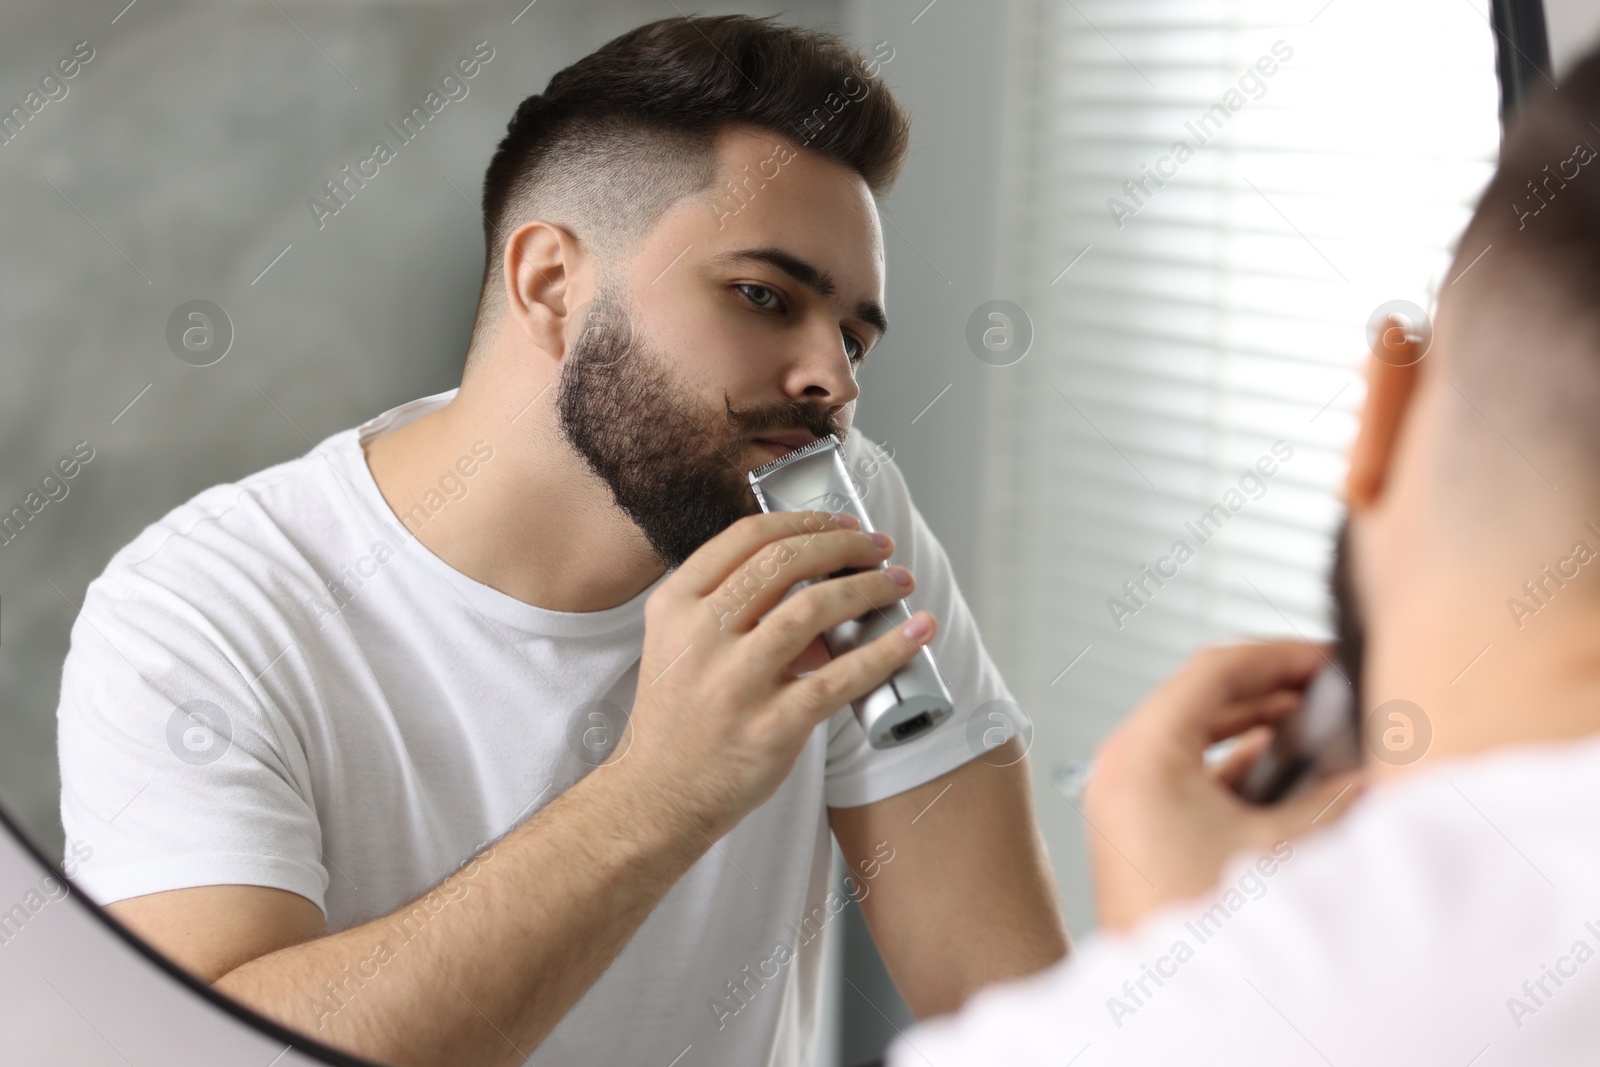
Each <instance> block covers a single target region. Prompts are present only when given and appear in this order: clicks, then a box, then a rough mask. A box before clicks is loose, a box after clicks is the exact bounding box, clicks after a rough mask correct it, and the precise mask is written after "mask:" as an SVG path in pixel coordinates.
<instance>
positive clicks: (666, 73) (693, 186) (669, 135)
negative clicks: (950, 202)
mask: <svg viewBox="0 0 1600 1067" xmlns="http://www.w3.org/2000/svg"><path fill="white" fill-rule="evenodd" d="M875 70H876V67H875V64H872V63H870V62H869V61H868V60H867V59H866V58H865V57H863V56H862V55H861V54H860V53H859V52H857V51H855V50H853V49H851V48H850V47H849V46H847V45H845V44H844V43H843V42H842V41H840V40H839V39H838V38H837V37H835V36H834V35H832V34H829V33H825V32H822V31H817V30H807V29H800V28H797V27H793V26H784V25H779V24H777V23H776V22H775V21H773V20H772V19H770V18H765V19H757V18H751V17H748V16H744V15H724V16H717V17H712V18H695V19H688V18H670V19H662V20H661V21H659V22H652V23H649V24H647V25H644V26H640V27H638V28H637V29H634V30H631V31H629V32H628V33H625V34H623V35H622V36H620V37H618V38H616V39H615V40H613V41H611V42H609V43H607V44H605V45H603V46H602V47H601V48H599V49H598V50H596V51H595V52H593V53H591V54H590V55H588V56H585V57H584V58H583V59H580V60H579V61H577V62H576V63H574V64H572V65H571V66H569V67H567V68H566V69H564V70H562V71H560V72H558V73H557V74H556V75H555V76H554V77H552V78H551V79H550V84H549V85H548V86H547V87H546V89H545V91H544V92H543V93H539V94H536V95H534V96H530V97H528V98H527V99H526V100H524V101H523V102H522V104H521V106H519V107H518V108H517V112H516V114H515V115H514V116H513V117H512V119H511V123H510V125H509V126H508V128H507V130H506V136H505V138H504V140H502V141H501V142H500V146H499V148H498V149H497V150H496V152H495V154H494V157H493V159H492V160H491V161H490V163H489V168H488V171H487V172H486V174H485V175H484V180H483V215H484V236H485V240H486V244H487V257H486V263H485V267H484V286H483V293H482V295H481V296H480V298H479V304H478V324H477V326H476V327H475V328H474V331H473V346H474V348H476V347H477V345H478V344H479V343H480V341H481V340H482V338H483V336H484V335H485V333H486V331H487V330H489V329H490V328H492V327H493V325H494V324H495V323H496V321H497V320H498V318H499V313H500V311H501V310H502V309H503V307H504V294H503V289H504V279H503V276H502V269H501V258H502V254H503V252H504V248H505V243H506V240H507V238H508V237H509V236H510V235H511V234H512V233H513V232H515V230H516V229H517V228H518V227H519V226H521V225H523V224H524V223H525V222H527V221H529V220H530V219H543V220H545V221H548V222H552V223H555V224H557V225H559V226H561V227H562V228H563V229H566V230H567V231H569V232H570V233H572V234H573V236H574V237H576V238H577V239H578V241H579V243H580V245H582V246H584V247H585V248H587V249H588V250H589V251H590V252H592V253H593V254H595V255H596V256H598V257H599V258H600V259H601V260H602V261H611V260H614V259H615V258H617V257H620V256H626V255H627V254H628V252H629V250H630V249H631V248H632V247H633V245H634V243H635V242H636V241H637V240H638V238H639V237H641V236H642V235H643V234H644V233H646V232H647V231H648V230H649V229H650V227H651V226H652V225H653V224H654V223H655V222H656V221H657V220H658V219H659V218H660V217H661V216H662V215H663V214H664V213H665V212H666V211H667V209H668V208H670V207H671V206H673V205H674V204H675V203H677V202H678V201H679V200H681V199H682V198H684V197H686V196H690V195H693V194H696V193H699V192H703V191H705V190H707V189H709V188H710V187H711V185H712V184H713V183H714V182H715V180H716V152H715V138H716V134H717V132H718V131H719V130H721V129H722V128H723V127H725V126H731V125H742V126H748V127H752V128H755V129H759V130H763V131H768V132H771V133H773V134H776V135H778V136H779V137H780V138H781V139H782V140H784V141H785V142H787V143H789V144H791V145H793V146H794V147H797V148H803V149H805V150H809V151H811V152H814V153H817V154H818V155H820V156H822V157H824V158H826V159H829V160H832V161H834V162H837V163H840V164H842V165H844V166H847V167H850V168H851V169H853V170H855V171H856V172H857V173H858V174H860V175H861V177H862V178H863V179H864V180H865V181H866V183H867V185H868V187H869V188H871V190H872V191H873V192H874V193H880V194H881V193H883V192H885V191H887V189H888V188H889V186H890V185H892V184H893V181H894V179H895V176H896V175H897V173H898V172H899V169H900V165H901V163H902V162H903V161H904V158H905V154H906V148H907V145H908V143H909V140H910V122H909V119H908V118H907V116H906V115H905V113H904V112H903V111H902V110H901V109H900V107H899V105H897V104H896V103H895V101H894V99H893V98H892V97H891V95H890V94H889V92H888V90H887V89H886V88H884V87H883V85H882V84H881V83H880V82H879V81H878V80H877V79H876V77H875ZM841 101H848V106H842V105H841V103H840V102H841Z"/></svg>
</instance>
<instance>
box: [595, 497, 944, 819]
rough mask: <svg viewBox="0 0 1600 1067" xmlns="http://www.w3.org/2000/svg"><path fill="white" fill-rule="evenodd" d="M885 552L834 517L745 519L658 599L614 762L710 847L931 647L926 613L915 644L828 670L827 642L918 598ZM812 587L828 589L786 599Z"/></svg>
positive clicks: (879, 647)
mask: <svg viewBox="0 0 1600 1067" xmlns="http://www.w3.org/2000/svg"><path fill="white" fill-rule="evenodd" d="M846 518H847V519H848V520H849V521H850V522H852V523H853V522H855V520H854V518H853V517H850V516H847V517H846ZM883 541H884V543H883V544H881V545H880V544H877V543H875V542H874V541H873V540H872V538H871V537H870V536H869V535H868V534H866V533H864V532H862V531H861V530H859V529H850V528H847V527H845V526H841V525H840V524H839V523H838V522H836V521H835V520H834V519H833V517H832V516H831V515H830V514H829V513H828V512H825V511H791V512H773V513H769V514H761V515H749V516H746V517H745V518H742V519H740V520H739V521H738V522H735V523H734V524H733V525H731V526H729V527H728V528H727V529H726V530H723V531H722V532H721V533H719V534H717V536H715V537H713V538H712V539H711V540H709V541H707V542H706V543H705V544H704V545H702V546H700V548H699V549H698V550H696V551H695V553H694V554H693V555H691V556H690V557H689V558H688V559H687V560H685V561H684V563H683V565H682V566H681V567H679V568H678V570H677V571H676V572H675V573H674V574H672V575H671V576H670V577H668V578H667V580H666V581H664V582H662V583H661V585H660V586H659V587H658V588H657V589H656V590H655V591H654V592H653V593H651V594H650V596H649V598H648V599H647V600H646V601H645V634H644V652H643V656H642V658H641V661H640V666H639V686H638V690H637V692H636V694H635V696H634V702H633V711H632V713H631V714H630V715H629V719H628V726H627V729H626V730H625V731H624V733H623V736H622V738H621V739H620V741H619V743H618V745H617V750H616V752H615V753H613V755H612V758H611V759H610V760H608V761H607V764H608V765H615V767H616V769H617V770H618V771H619V772H621V773H622V774H623V776H624V777H625V778H626V779H628V780H629V781H633V782H638V783H639V788H640V789H641V791H642V793H643V794H644V795H645V797H646V799H652V798H654V797H655V795H656V791H659V792H660V794H661V796H663V797H665V798H667V799H668V800H670V801H671V802H672V804H673V806H674V807H675V808H677V809H678V811H679V812H680V813H682V814H683V815H684V816H687V817H688V818H689V819H691V820H692V821H693V822H694V823H695V825H696V827H697V828H698V829H699V830H700V831H701V832H702V833H704V834H705V835H706V836H707V837H708V838H711V839H713V840H714V839H715V838H717V837H719V836H720V835H721V834H723V833H725V832H726V831H728V830H729V829H731V828H732V827H733V826H734V825H735V824H736V823H738V821H739V820H740V819H742V818H743V817H744V816H745V815H746V814H747V813H748V812H749V811H751V810H752V809H753V808H755V807H757V806H758V805H760V804H761V803H762V802H763V801H765V800H766V799H767V798H768V797H770V796H771V795H772V794H773V792H774V791H775V790H776V789H777V788H778V785H779V784H780V783H781V782H782V781H783V779H784V778H786V777H787V776H788V774H789V771H790V770H791V769H793V767H794V763H795V760H796V759H797V758H798V757H799V755H800V750H801V749H802V748H804V747H805V743H806V740H807V739H808V738H809V737H810V736H811V732H812V730H813V729H814V728H815V727H816V726H817V725H818V724H819V723H821V722H824V721H826V720H827V719H828V718H829V717H830V716H832V715H833V714H834V713H835V712H837V711H838V710H839V709H840V708H841V707H843V706H844V705H845V704H847V703H849V702H850V701H852V700H854V699H855V698H857V697H859V696H861V695H862V694H864V693H867V692H870V691H871V690H872V689H873V688H874V687H875V686H877V685H879V684H881V683H882V682H883V681H885V680H886V679H887V678H888V677H889V676H890V675H891V674H893V673H894V672H895V671H897V670H899V669H900V668H901V667H902V666H904V665H905V664H906V663H907V661H909V660H910V659H911V657H913V656H915V655H916V654H917V651H918V649H919V648H920V647H921V646H922V645H923V644H926V643H927V642H928V641H929V640H930V639H931V638H932V635H933V629H934V627H933V625H932V623H933V619H932V616H930V615H929V614H928V613H927V612H918V613H917V614H916V616H914V617H913V619H912V623H915V622H917V621H918V619H921V620H923V621H926V622H927V623H929V625H928V632H927V633H925V634H923V635H922V636H920V637H919V638H917V639H916V640H912V639H911V638H908V637H907V636H905V635H904V633H903V632H902V631H901V630H899V629H896V630H892V631H890V632H889V633H887V634H884V635H883V636H882V637H879V638H878V639H877V640H875V641H872V642H870V643H869V644H866V645H863V646H862V647H860V648H857V649H855V650H853V651H851V652H848V653H846V654H845V655H842V656H839V657H838V658H836V659H832V660H828V659H827V658H826V650H825V649H824V648H823V647H822V646H821V642H820V640H819V636H818V635H820V634H821V633H822V632H823V631H825V630H828V629H830V628H831V627H833V626H836V625H838V624H839V623H843V622H848V621H849V620H851V619H854V618H857V617H858V616H861V615H863V614H866V613H867V612H869V611H873V610H875V609H876V608H881V607H886V606H888V605H890V604H893V603H894V602H895V601H897V600H899V599H901V598H902V597H904V596H906V595H907V594H908V593H910V592H911V589H912V582H911V575H910V572H908V571H906V570H905V568H903V567H890V568H887V569H884V568H880V567H879V564H881V563H882V562H883V561H884V560H885V559H887V558H888V557H889V555H890V554H891V553H892V552H893V551H894V542H893V539H892V538H889V537H888V536H887V535H885V536H884V537H883ZM862 568H870V569H865V570H862V571H861V573H856V574H846V575H842V576H839V577H832V578H830V577H829V576H830V575H834V574H836V573H837V572H838V571H841V570H857V569H862ZM895 572H898V573H900V574H901V575H902V576H903V577H904V579H905V584H901V583H900V582H897V581H896V580H895V577H894V573H895ZM805 579H819V580H817V581H813V582H812V583H811V584H810V585H808V586H806V587H805V588H804V589H801V590H799V591H798V592H796V593H795V594H794V595H793V596H791V597H789V598H788V599H787V600H785V599H784V597H785V594H787V593H788V592H789V590H790V588H791V587H792V586H794V585H795V584H796V583H797V582H800V581H803V580H805ZM820 579H825V580H820ZM780 601H782V603H780ZM908 625H910V624H908ZM813 667H814V668H816V669H814V670H812V672H811V673H810V674H807V675H806V676H805V677H803V678H798V677H796V674H797V672H799V671H804V670H807V669H811V668H813Z"/></svg>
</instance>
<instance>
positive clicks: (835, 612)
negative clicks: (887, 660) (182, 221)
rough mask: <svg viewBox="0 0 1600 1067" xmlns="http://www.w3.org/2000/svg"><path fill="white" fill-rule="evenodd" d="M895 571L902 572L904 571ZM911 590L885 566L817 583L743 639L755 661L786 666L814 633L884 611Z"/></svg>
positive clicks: (778, 607) (813, 636) (909, 586)
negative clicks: (879, 610) (880, 609)
mask: <svg viewBox="0 0 1600 1067" xmlns="http://www.w3.org/2000/svg"><path fill="white" fill-rule="evenodd" d="M900 571H901V573H906V572H905V571H904V568H900ZM908 577H909V575H908ZM911 589H912V586H911V585H901V584H900V583H899V582H897V581H896V580H895V579H894V576H893V574H892V573H891V570H890V568H886V567H873V568H872V569H870V570H864V571H859V572H857V573H855V574H847V575H842V576H840V577H838V578H829V579H827V580H826V581H821V582H816V583H814V584H812V585H810V586H807V587H806V588H805V589H802V590H800V592H798V593H796V594H795V595H794V596H792V597H790V598H789V599H788V600H786V601H784V602H783V603H782V604H779V605H778V606H777V607H776V608H774V609H773V610H772V611H771V612H769V613H768V614H767V616H766V617H765V618H763V619H762V620H761V622H760V625H758V626H756V627H755V628H754V629H753V630H752V631H751V632H750V633H749V635H748V636H747V637H746V638H745V641H746V642H747V643H748V645H747V647H748V648H749V650H750V654H751V655H752V656H753V657H754V662H755V663H757V664H760V663H773V662H777V663H789V662H791V661H793V660H794V658H795V657H796V656H798V655H800V653H801V652H802V651H804V650H805V648H806V646H807V645H808V644H810V643H811V641H812V640H814V639H815V638H816V636H817V635H818V634H820V633H822V632H823V631H825V630H829V629H831V628H833V627H835V626H838V625H839V624H840V623H843V622H849V621H850V620H852V619H857V618H860V617H861V616H863V615H865V614H867V613H868V612H871V611H874V610H875V609H877V608H885V607H888V606H889V605H891V604H893V603H894V602H895V601H897V600H900V599H902V598H904V597H905V596H907V595H908V594H909V593H910V592H911ZM863 639H864V638H863Z"/></svg>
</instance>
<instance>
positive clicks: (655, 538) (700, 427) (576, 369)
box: [556, 286, 844, 568]
mask: <svg viewBox="0 0 1600 1067" xmlns="http://www.w3.org/2000/svg"><path fill="white" fill-rule="evenodd" d="M586 323H587V326H586V329H585V330H584V332H583V334H582V336H580V337H579V339H578V341H577V343H576V344H574V345H573V346H572V350H571V351H570V352H568V353H567V356H566V362H565V364H564V365H563V367H562V369H561V379H560V387H559V389H558V391H557V394H556V406H557V409H558V411H559V413H560V420H561V431H562V434H563V435H564V436H565V437H566V439H567V442H568V443H569V444H570V445H571V446H572V448H573V449H574V450H575V451H576V452H577V453H578V454H579V455H581V456H582V457H583V458H584V460H585V461H586V462H587V463H588V465H589V469H590V470H592V471H593V472H594V473H595V475H596V476H598V477H599V478H600V479H601V480H602V481H603V482H605V484H606V486H607V487H608V488H609V489H610V490H611V497H612V500H613V501H615V503H616V505H617V506H618V507H619V508H621V509H622V510H623V511H624V512H626V513H627V515H628V517H629V518H631V519H632V520H633V522H634V524H635V525H636V526H638V528H639V530H640V532H641V533H643V534H644V537H645V540H646V541H648V542H649V544H650V548H651V550H652V551H653V552H654V554H655V556H656V558H657V559H658V560H660V561H661V563H662V564H663V565H665V566H666V567H668V568H676V567H679V566H681V565H682V564H683V561H684V560H686V559H688V558H689V557H690V556H691V555H692V554H693V553H694V552H695V550H696V549H698V548H699V547H700V546H701V545H703V544H705V543H706V542H707V541H709V540H710V539H711V538H712V537H715V536H716V535H717V534H718V533H720V532H722V531H723V530H725V529H727V528H728V526H730V525H731V524H732V523H734V522H735V521H737V520H738V519H740V518H743V517H744V516H746V515H753V514H756V513H757V512H759V511H760V510H761V505H760V504H758V503H757V502H756V498H755V494H754V493H753V492H752V491H751V489H750V480H749V478H748V476H747V470H746V468H745V467H744V466H743V465H742V464H743V463H744V462H745V461H746V460H745V457H746V456H747V455H748V454H749V448H750V445H749V441H750V439H751V437H752V436H754V435H756V434H759V433H763V432H768V431H771V432H782V431H783V430H787V429H797V428H804V429H807V430H809V431H810V432H811V433H813V434H814V435H816V436H818V437H824V436H826V435H827V434H830V433H832V434H836V435H838V436H839V439H840V440H843V439H844V434H843V433H841V432H840V430H839V428H838V426H837V425H835V424H834V422H833V420H832V419H831V418H829V416H828V415H827V412H826V410H825V409H819V408H817V407H814V406H810V405H806V404H801V403H798V402H790V403H787V404H780V405H778V406H776V407H774V408H772V409H766V410H751V411H748V412H738V411H735V410H734V409H733V407H732V405H731V404H729V403H728V400H727V396H726V394H724V396H723V407H724V410H723V411H716V410H702V409H701V407H700V405H698V404H697V403H696V402H695V398H694V396H693V395H692V394H691V393H690V392H689V391H688V390H687V389H685V388H683V387H682V386H681V385H680V384H679V382H678V381H677V379H676V378H674V377H673V375H672V374H671V373H670V371H669V367H670V362H669V361H668V360H667V359H665V358H664V357H662V356H661V354H660V353H659V352H656V351H653V350H652V349H651V348H650V346H649V345H648V343H647V342H646V341H645V339H644V338H643V337H642V336H641V335H640V334H639V333H638V332H637V331H636V330H635V329H634V328H633V327H632V325H631V320H630V319H629V317H628V315H627V313H626V310H625V306H624V304H623V302H622V300H621V299H620V297H619V295H618V292H617V290H616V289H615V288H613V287H611V286H602V287H601V290H600V294H599V295H598V296H596V298H595V300H594V302H593V303H592V304H591V305H590V307H589V310H588V315H587V318H586ZM763 462H765V460H763Z"/></svg>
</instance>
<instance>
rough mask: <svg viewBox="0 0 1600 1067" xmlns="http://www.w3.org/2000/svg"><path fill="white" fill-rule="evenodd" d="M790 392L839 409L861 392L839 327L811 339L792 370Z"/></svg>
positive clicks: (798, 397)
mask: <svg viewBox="0 0 1600 1067" xmlns="http://www.w3.org/2000/svg"><path fill="white" fill-rule="evenodd" d="M788 392H789V393H790V395H791V396H794V397H796V398H797V399H805V400H806V401H808V402H809V403H812V404H825V405H827V407H828V408H829V409H830V410H833V411H836V410H837V409H839V408H842V407H844V406H845V405H846V404H848V403H850V402H851V401H852V400H854V399H856V397H858V396H860V395H861V387H860V386H859V385H858V384H857V383H856V376H855V371H854V369H853V368H852V367H851V365H850V354H849V352H847V351H846V350H845V344H844V338H843V336H842V335H841V334H840V333H839V331H838V330H837V329H834V330H832V331H831V335H830V334H823V333H822V332H821V331H819V336H815V337H811V338H808V339H807V341H806V343H805V346H804V348H803V350H802V353H801V355H800V357H799V358H798V359H797V360H796V361H795V364H794V366H793V367H792V368H791V370H790V372H789V382H788Z"/></svg>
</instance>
